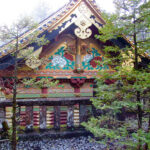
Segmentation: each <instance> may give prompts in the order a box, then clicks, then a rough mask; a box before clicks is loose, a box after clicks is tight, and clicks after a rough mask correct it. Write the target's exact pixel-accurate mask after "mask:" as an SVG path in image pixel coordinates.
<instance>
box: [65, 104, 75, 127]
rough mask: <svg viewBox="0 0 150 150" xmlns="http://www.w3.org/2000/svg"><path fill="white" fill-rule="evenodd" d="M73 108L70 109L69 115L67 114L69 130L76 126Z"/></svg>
mask: <svg viewBox="0 0 150 150" xmlns="http://www.w3.org/2000/svg"><path fill="white" fill-rule="evenodd" d="M73 110H74V109H73V106H69V107H68V114H67V126H68V128H71V127H73V125H74V117H73V116H74V114H73V113H74V112H73Z"/></svg>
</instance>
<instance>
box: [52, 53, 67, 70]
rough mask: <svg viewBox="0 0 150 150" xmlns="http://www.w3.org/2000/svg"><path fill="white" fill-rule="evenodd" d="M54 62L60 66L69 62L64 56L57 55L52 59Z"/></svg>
mask: <svg viewBox="0 0 150 150" xmlns="http://www.w3.org/2000/svg"><path fill="white" fill-rule="evenodd" d="M52 64H53V66H56V65H59V67H61V68H63V67H64V66H65V65H66V64H67V62H66V60H65V59H64V58H63V57H61V56H59V55H55V56H54V58H53V59H52Z"/></svg>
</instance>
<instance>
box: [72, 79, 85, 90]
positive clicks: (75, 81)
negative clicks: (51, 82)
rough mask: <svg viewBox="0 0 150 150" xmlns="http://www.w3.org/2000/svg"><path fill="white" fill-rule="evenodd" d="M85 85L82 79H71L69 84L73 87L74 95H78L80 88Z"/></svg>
mask: <svg viewBox="0 0 150 150" xmlns="http://www.w3.org/2000/svg"><path fill="white" fill-rule="evenodd" d="M84 83H85V79H84V78H75V79H74V78H72V79H71V80H70V84H71V85H72V86H73V87H74V92H75V93H80V87H81V86H82V85H83V84H84Z"/></svg>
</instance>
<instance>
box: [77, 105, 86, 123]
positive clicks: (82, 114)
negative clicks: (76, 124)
mask: <svg viewBox="0 0 150 150" xmlns="http://www.w3.org/2000/svg"><path fill="white" fill-rule="evenodd" d="M79 115H80V125H81V123H82V122H85V121H87V107H86V105H84V104H80V108H79Z"/></svg>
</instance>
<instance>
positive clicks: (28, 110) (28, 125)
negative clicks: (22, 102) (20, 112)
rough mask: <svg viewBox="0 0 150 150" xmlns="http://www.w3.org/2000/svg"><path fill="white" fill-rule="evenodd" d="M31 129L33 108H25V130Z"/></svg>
mask: <svg viewBox="0 0 150 150" xmlns="http://www.w3.org/2000/svg"><path fill="white" fill-rule="evenodd" d="M32 129H33V106H27V107H26V130H32Z"/></svg>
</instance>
